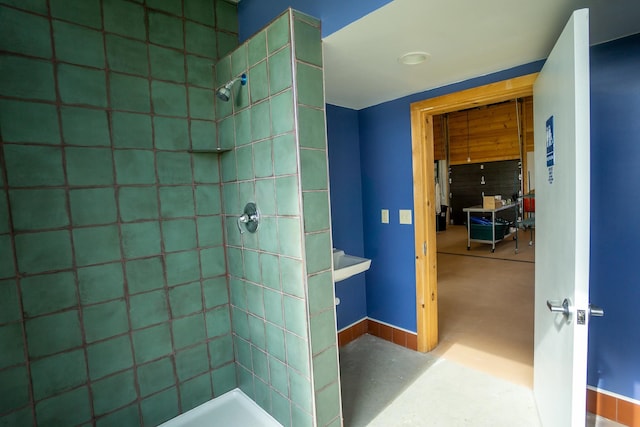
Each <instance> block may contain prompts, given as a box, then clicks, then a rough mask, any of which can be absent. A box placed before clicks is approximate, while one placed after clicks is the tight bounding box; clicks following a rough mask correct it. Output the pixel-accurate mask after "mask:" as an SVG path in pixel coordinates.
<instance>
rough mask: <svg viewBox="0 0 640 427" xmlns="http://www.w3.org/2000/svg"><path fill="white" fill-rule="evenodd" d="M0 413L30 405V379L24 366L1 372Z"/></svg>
mask: <svg viewBox="0 0 640 427" xmlns="http://www.w3.org/2000/svg"><path fill="white" fill-rule="evenodd" d="M0 384H2V385H3V386H2V388H0V413H5V412H8V411H12V410H15V409H17V408H19V407H21V406H24V405H26V404H28V403H29V378H28V376H27V370H26V368H25V367H24V366H20V367H17V368H13V369H7V370H4V371H0Z"/></svg>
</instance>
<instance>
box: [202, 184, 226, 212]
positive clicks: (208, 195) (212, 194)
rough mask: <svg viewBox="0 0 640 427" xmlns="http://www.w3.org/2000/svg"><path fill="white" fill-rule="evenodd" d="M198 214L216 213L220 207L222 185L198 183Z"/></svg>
mask: <svg viewBox="0 0 640 427" xmlns="http://www.w3.org/2000/svg"><path fill="white" fill-rule="evenodd" d="M196 205H197V206H196V214H197V215H215V214H220V213H221V212H222V210H221V208H220V187H218V186H217V185H198V186H197V187H196Z"/></svg>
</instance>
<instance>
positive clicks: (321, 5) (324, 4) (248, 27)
mask: <svg viewBox="0 0 640 427" xmlns="http://www.w3.org/2000/svg"><path fill="white" fill-rule="evenodd" d="M390 2H391V0H366V1H363V0H357V1H349V0H322V1H318V0H296V1H293V0H243V1H241V2H240V4H239V5H238V21H239V23H240V27H239V34H240V36H239V37H240V42H243V41H244V40H246V39H248V38H249V37H250V36H251V35H253V34H254V33H255V32H257V31H258V30H260V29H261V28H262V27H264V26H265V25H267V24H268V23H269V22H270V21H271V20H272V19H273V18H275V17H276V16H278V15H280V14H281V13H282V12H283V11H284V10H285V9H286V8H288V7H293V8H294V9H296V10H299V11H300V12H304V13H306V14H307V15H311V16H313V17H315V18H318V19H320V20H321V21H322V37H326V36H328V35H329V34H332V33H334V32H336V31H338V30H339V29H340V28H342V27H345V26H347V25H349V24H350V23H352V22H353V21H356V20H358V19H360V18H362V17H363V16H365V15H367V14H369V13H371V12H373V11H374V10H376V9H378V8H380V7H382V6H384V5H385V4H387V3H390Z"/></svg>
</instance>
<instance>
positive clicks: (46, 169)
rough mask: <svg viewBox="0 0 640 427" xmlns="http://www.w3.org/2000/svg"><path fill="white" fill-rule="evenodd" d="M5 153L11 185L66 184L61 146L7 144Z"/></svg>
mask: <svg viewBox="0 0 640 427" xmlns="http://www.w3.org/2000/svg"><path fill="white" fill-rule="evenodd" d="M4 154H5V162H6V166H7V175H8V181H9V185H10V186H12V187H26V186H29V187H30V186H48V185H64V173H63V170H62V153H61V150H60V149H59V148H56V147H42V146H25V145H5V146H4Z"/></svg>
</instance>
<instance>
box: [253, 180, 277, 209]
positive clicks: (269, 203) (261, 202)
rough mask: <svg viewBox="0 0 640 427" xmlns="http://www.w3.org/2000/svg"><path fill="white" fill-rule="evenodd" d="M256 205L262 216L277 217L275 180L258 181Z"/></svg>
mask: <svg viewBox="0 0 640 427" xmlns="http://www.w3.org/2000/svg"><path fill="white" fill-rule="evenodd" d="M255 191H256V204H257V205H258V208H259V209H260V212H261V213H262V215H275V213H276V197H275V186H274V180H273V179H261V180H258V181H256V190H255Z"/></svg>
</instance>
